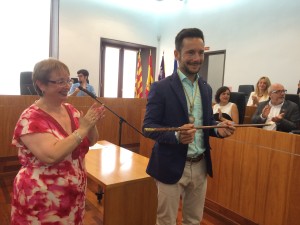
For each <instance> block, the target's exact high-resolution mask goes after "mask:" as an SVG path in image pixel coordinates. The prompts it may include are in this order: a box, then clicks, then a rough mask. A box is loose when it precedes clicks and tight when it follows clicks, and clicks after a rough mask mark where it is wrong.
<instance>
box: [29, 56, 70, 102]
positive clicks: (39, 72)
mask: <svg viewBox="0 0 300 225" xmlns="http://www.w3.org/2000/svg"><path fill="white" fill-rule="evenodd" d="M62 70H63V71H66V72H67V73H68V74H70V71H69V68H68V67H67V66H66V65H65V64H64V63H63V62H61V61H59V60H57V59H53V58H49V59H45V60H42V61H40V62H38V63H36V64H35V66H34V69H33V73H32V83H33V86H34V88H35V90H36V92H37V93H38V95H39V96H43V92H42V90H41V89H40V88H39V87H38V86H37V85H36V81H40V82H41V83H43V84H48V81H49V79H50V75H51V73H52V72H54V71H57V72H59V71H62Z"/></svg>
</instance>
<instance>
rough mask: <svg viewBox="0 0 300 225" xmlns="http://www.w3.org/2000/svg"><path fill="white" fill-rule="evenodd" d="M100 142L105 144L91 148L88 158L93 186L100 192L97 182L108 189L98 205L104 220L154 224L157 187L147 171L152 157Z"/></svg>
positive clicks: (115, 223)
mask: <svg viewBox="0 0 300 225" xmlns="http://www.w3.org/2000/svg"><path fill="white" fill-rule="evenodd" d="M98 144H100V145H101V146H102V147H101V148H99V149H97V150H90V151H89V152H88V154H87V155H86V159H85V162H86V169H87V173H88V178H89V180H90V182H88V186H89V189H92V190H93V191H95V192H97V191H98V190H97V187H95V185H94V184H97V185H100V186H101V188H102V189H103V191H104V196H103V199H102V202H101V205H100V204H99V205H98V206H96V207H98V208H99V206H100V208H101V209H100V211H101V212H102V214H103V224H104V225H119V224H122V225H135V224H136V225H154V224H155V220H156V206H157V191H156V186H155V183H154V180H153V179H152V178H151V177H150V176H149V175H148V174H146V172H145V171H146V166H147V164H148V161H149V159H148V158H146V157H144V156H141V155H139V154H136V153H134V152H131V151H129V150H127V149H124V148H121V147H118V146H116V145H114V144H111V143H109V142H107V141H99V142H98ZM91 181H92V182H91ZM95 198H96V196H95Z"/></svg>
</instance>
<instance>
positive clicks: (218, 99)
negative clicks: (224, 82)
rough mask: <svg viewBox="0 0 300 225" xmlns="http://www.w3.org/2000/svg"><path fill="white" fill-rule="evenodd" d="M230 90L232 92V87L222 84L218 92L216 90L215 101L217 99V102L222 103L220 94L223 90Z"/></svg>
mask: <svg viewBox="0 0 300 225" xmlns="http://www.w3.org/2000/svg"><path fill="white" fill-rule="evenodd" d="M227 90H228V91H229V93H230V89H229V87H227V86H222V87H220V88H219V89H218V90H217V92H216V95H215V101H216V103H220V95H221V94H222V93H223V92H225V91H227Z"/></svg>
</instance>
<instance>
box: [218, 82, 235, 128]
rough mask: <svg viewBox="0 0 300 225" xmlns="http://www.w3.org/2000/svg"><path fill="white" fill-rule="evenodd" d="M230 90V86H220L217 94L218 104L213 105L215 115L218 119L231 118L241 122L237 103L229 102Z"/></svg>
mask: <svg viewBox="0 0 300 225" xmlns="http://www.w3.org/2000/svg"><path fill="white" fill-rule="evenodd" d="M229 99H230V90H229V88H228V87H226V86H223V87H220V88H219V89H218V90H217V92H216V95H215V101H216V104H215V105H214V106H213V113H214V117H215V119H216V120H217V121H221V122H222V121H226V120H231V121H233V122H234V123H239V111H238V108H237V105H236V104H235V103H232V102H229Z"/></svg>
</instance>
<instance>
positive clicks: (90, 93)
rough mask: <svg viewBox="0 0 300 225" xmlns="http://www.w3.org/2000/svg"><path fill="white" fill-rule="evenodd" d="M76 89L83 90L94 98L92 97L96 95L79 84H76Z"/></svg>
mask: <svg viewBox="0 0 300 225" xmlns="http://www.w3.org/2000/svg"><path fill="white" fill-rule="evenodd" d="M78 89H79V90H81V91H83V92H85V93H87V94H88V95H89V96H91V97H92V98H94V99H96V98H97V96H96V95H94V94H93V93H92V92H90V91H88V90H86V89H85V88H83V87H81V86H78Z"/></svg>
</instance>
